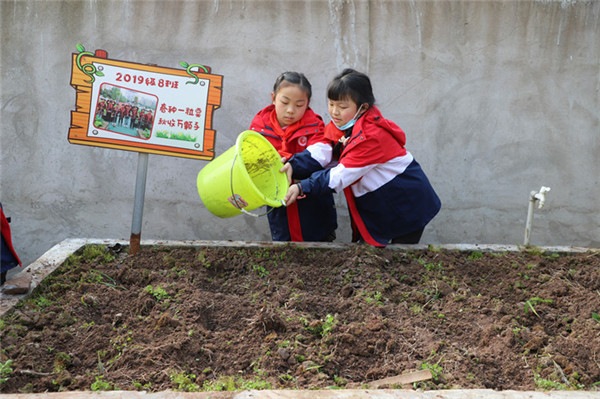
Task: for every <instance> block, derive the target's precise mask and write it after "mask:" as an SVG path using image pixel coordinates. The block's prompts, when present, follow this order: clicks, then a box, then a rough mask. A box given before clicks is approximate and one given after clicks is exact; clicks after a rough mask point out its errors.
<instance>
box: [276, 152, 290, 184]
mask: <svg viewBox="0 0 600 399" xmlns="http://www.w3.org/2000/svg"><path fill="white" fill-rule="evenodd" d="M284 159H285V158H281V160H282V161H283V160H284ZM279 171H280V172H281V173H285V174H286V175H287V178H288V184H290V185H291V184H292V172H293V170H292V165H291V164H290V163H289V162H288V163H284V164H283V168H281V169H279Z"/></svg>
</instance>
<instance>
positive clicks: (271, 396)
mask: <svg viewBox="0 0 600 399" xmlns="http://www.w3.org/2000/svg"><path fill="white" fill-rule="evenodd" d="M3 397H4V398H6V399H39V398H41V397H44V398H56V399H58V398H60V399H75V398H103V399H107V398H108V399H111V398H120V399H121V398H122V399H175V398H181V399H209V398H210V399H226V398H227V399H276V398H277V399H330V398H331V399H346V398H356V399H367V398H381V399H388V398H390V399H391V398H393V399H476V398H485V399H598V398H600V392H589V391H585V392H581V391H551V392H537V391H522V392H521V391H493V390H491V389H456V390H440V391H423V392H419V391H410V390H400V389H379V390H371V389H338V390H299V391H293V390H271V391H241V392H174V391H163V392H155V393H148V392H136V391H102V392H93V391H75V392H53V393H44V394H7V395H3Z"/></svg>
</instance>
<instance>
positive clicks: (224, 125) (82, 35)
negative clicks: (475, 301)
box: [0, 0, 600, 264]
mask: <svg viewBox="0 0 600 399" xmlns="http://www.w3.org/2000/svg"><path fill="white" fill-rule="evenodd" d="M0 13H1V18H2V23H1V39H0V40H1V44H2V46H1V50H0V54H1V59H0V79H1V81H0V83H1V93H0V111H1V115H0V117H1V119H0V127H1V129H0V146H1V150H0V166H1V172H0V173H1V187H0V189H1V191H0V201H1V202H2V204H3V206H4V210H5V213H6V214H7V215H8V216H11V217H12V224H11V228H12V232H13V243H14V245H15V247H16V250H17V252H18V253H19V255H20V256H21V258H22V260H23V261H24V263H25V264H28V263H30V262H32V261H34V260H35V259H37V258H38V257H39V256H40V255H41V254H42V253H44V252H45V251H46V250H47V249H49V248H50V247H52V246H53V245H54V244H56V243H57V242H60V241H62V240H63V239H65V238H77V237H94V238H119V239H128V238H129V237H130V233H131V223H132V212H133V203H134V186H135V180H136V168H137V163H138V154H137V153H135V152H129V151H120V150H110V149H103V148H95V147H86V146H80V145H73V144H70V143H69V142H68V141H67V134H68V130H69V124H70V111H71V110H73V109H74V105H75V91H74V89H73V88H72V87H71V86H70V85H69V81H70V75H71V54H72V53H74V52H77V51H76V48H75V46H76V44H77V43H80V44H82V45H84V46H85V48H86V49H87V50H88V51H94V50H95V49H103V50H106V51H107V52H108V57H109V58H112V59H119V60H125V61H131V62H136V63H152V64H158V65H160V66H166V67H171V68H178V67H179V62H181V61H186V62H189V63H201V64H205V65H209V66H211V67H212V72H213V73H215V74H219V75H223V76H224V79H223V97H222V102H221V108H220V109H218V110H217V111H215V116H214V118H213V127H214V128H215V129H216V130H217V145H216V151H217V155H218V154H220V153H222V152H223V151H225V150H226V149H228V148H229V147H231V146H232V145H233V143H234V140H235V138H236V136H237V135H238V133H240V132H241V131H243V130H245V129H246V128H247V127H248V126H249V123H250V120H251V119H252V117H253V116H254V114H255V113H256V112H257V111H258V110H259V109H261V108H262V107H264V106H266V105H267V104H268V103H269V101H270V91H271V88H272V85H273V82H274V80H275V78H276V76H277V75H278V74H279V73H281V72H283V71H285V70H297V71H301V72H304V73H305V74H306V75H307V76H308V78H309V79H310V80H311V82H312V85H313V92H314V95H313V99H312V103H311V105H312V108H313V109H314V110H315V111H316V112H317V113H320V114H321V115H323V117H324V119H325V120H326V122H327V121H328V120H329V118H328V116H327V110H326V101H325V94H324V92H325V87H326V85H327V83H328V82H329V80H330V79H331V78H332V77H333V76H334V75H335V74H336V73H338V72H339V71H341V69H343V68H344V67H353V68H356V69H358V70H361V71H363V72H366V73H368V74H369V75H370V76H371V78H372V81H373V85H374V90H375V96H376V99H377V103H378V105H379V107H380V109H381V110H382V112H383V114H384V115H385V116H386V117H388V118H389V119H392V120H394V121H395V122H396V123H397V124H398V125H399V126H401V127H402V128H403V129H404V130H405V132H406V134H407V137H408V143H407V148H408V149H409V151H411V152H412V153H413V155H415V157H416V159H417V160H418V161H419V162H420V163H421V164H422V166H423V168H424V169H425V171H426V173H427V174H428V176H429V178H430V180H431V181H432V183H433V185H434V187H435V188H436V190H437V192H438V194H439V196H440V197H441V199H442V202H443V208H442V210H441V212H440V214H439V215H438V216H437V217H436V219H434V221H433V222H432V223H431V224H430V225H429V226H428V227H427V228H426V230H425V234H424V236H423V239H422V241H421V242H422V243H431V244H445V243H472V244H476V243H493V244H519V243H522V242H523V236H524V229H525V219H526V214H527V206H528V198H529V193H530V192H531V191H535V190H539V188H540V187H541V186H542V185H544V186H549V187H551V191H550V192H549V193H548V195H547V200H546V204H545V206H544V208H543V209H537V208H536V210H535V213H534V221H533V229H532V233H531V243H532V244H534V245H576V246H591V247H598V246H600V211H599V210H600V200H599V198H600V184H599V180H600V178H599V176H600V166H599V165H600V144H599V136H600V100H599V98H600V2H598V1H585V0H578V1H550V0H545V1H460V0H456V1H416V0H415V1H376V0H373V1H341V0H330V1H318V0H314V1H249V0H246V1H234V0H231V1H225V0H211V1H94V0H90V1H75V0H73V1H28V0H20V1H9V0H3V1H1V2H0ZM205 164H206V161H199V160H190V159H184V158H177V157H168V156H160V155H150V157H149V162H148V178H147V183H146V196H145V202H144V214H143V225H142V239H144V238H152V239H170V240H188V239H189V240H194V239H209V240H211V239H219V240H222V239H231V240H269V239H270V235H269V232H268V225H267V221H266V218H258V219H256V218H252V217H248V216H245V215H242V216H236V217H233V218H228V219H219V218H216V217H214V216H213V215H212V214H210V213H209V212H208V211H207V210H206V209H205V208H204V206H203V204H202V202H201V201H200V199H199V196H198V193H197V191H196V186H195V182H196V176H197V173H198V171H199V170H200V169H201V168H202V167H203V166H204V165H205ZM337 204H338V207H339V209H338V211H339V212H338V213H339V224H340V228H339V229H338V239H337V240H338V241H340V242H347V241H349V240H350V232H349V220H348V216H347V210H346V207H345V200H344V199H343V197H342V196H340V195H338V196H337Z"/></svg>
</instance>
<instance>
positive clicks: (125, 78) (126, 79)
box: [117, 72, 144, 84]
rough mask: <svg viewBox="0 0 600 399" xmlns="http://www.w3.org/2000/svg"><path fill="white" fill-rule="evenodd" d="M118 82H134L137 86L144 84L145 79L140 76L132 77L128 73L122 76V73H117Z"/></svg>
mask: <svg viewBox="0 0 600 399" xmlns="http://www.w3.org/2000/svg"><path fill="white" fill-rule="evenodd" d="M117 82H127V83H129V82H133V83H137V84H142V83H144V77H143V76H138V75H133V76H132V75H130V74H128V73H126V74H122V73H121V72H117Z"/></svg>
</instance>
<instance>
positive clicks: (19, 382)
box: [0, 245, 600, 393]
mask: <svg viewBox="0 0 600 399" xmlns="http://www.w3.org/2000/svg"><path fill="white" fill-rule="evenodd" d="M94 251H97V252H94ZM598 313H600V253H598V251H588V252H585V253H569V254H567V253H541V251H536V250H535V249H528V250H526V251H525V250H523V251H521V252H502V253H491V252H484V253H481V252H459V251H450V250H436V249H435V248H430V249H429V250H398V249H391V248H388V249H375V248H371V247H368V246H363V245H358V246H351V247H349V249H339V250H338V249H327V250H323V249H308V248H303V247H298V246H295V245H281V246H272V247H268V248H254V249H251V248H172V247H153V248H142V250H141V251H140V253H139V254H137V255H135V256H132V255H128V254H127V248H114V247H113V248H112V249H110V248H104V247H98V246H92V247H86V248H85V250H83V251H80V252H79V253H78V254H77V256H72V257H71V258H70V259H69V261H67V262H66V263H65V264H64V265H63V266H61V267H60V268H59V269H57V270H56V271H55V272H54V273H53V274H52V275H51V276H49V277H48V278H47V279H46V280H45V281H44V284H43V285H42V286H40V287H38V288H37V289H36V292H34V294H33V295H32V296H30V297H29V298H28V299H27V300H24V301H22V302H21V303H20V304H19V305H18V306H17V307H15V308H14V309H12V310H11V311H9V312H8V313H7V315H6V316H5V317H4V318H3V319H2V321H1V325H0V327H1V328H0V338H1V344H2V350H1V361H2V363H3V364H5V365H7V364H8V365H10V368H11V369H12V372H8V371H5V373H4V375H2V377H6V378H7V381H6V382H5V383H4V384H2V387H1V389H0V391H1V392H5V393H8V392H11V393H15V392H45V391H58V390H69V391H70V390H107V389H118V390H147V391H163V390H169V389H171V390H172V389H176V390H187V391H196V390H201V389H205V390H212V391H214V390H221V389H233V388H236V389H264V388H270V389H280V388H281V389H296V388H300V389H309V388H331V387H342V388H366V387H367V386H368V385H367V384H369V383H373V381H376V380H379V379H382V378H385V377H390V376H396V375H400V374H405V373H409V372H414V371H417V370H422V369H430V370H431V372H432V375H433V379H431V380H428V381H424V382H419V383H415V384H414V385H411V386H408V388H410V387H414V388H425V389H452V388H462V389H471V388H491V389H497V390H507V389H511V390H520V391H524V390H551V389H585V390H600V316H599V315H598ZM9 360H11V361H12V362H8V361H9ZM393 387H396V386H393ZM404 388H407V386H404Z"/></svg>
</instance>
